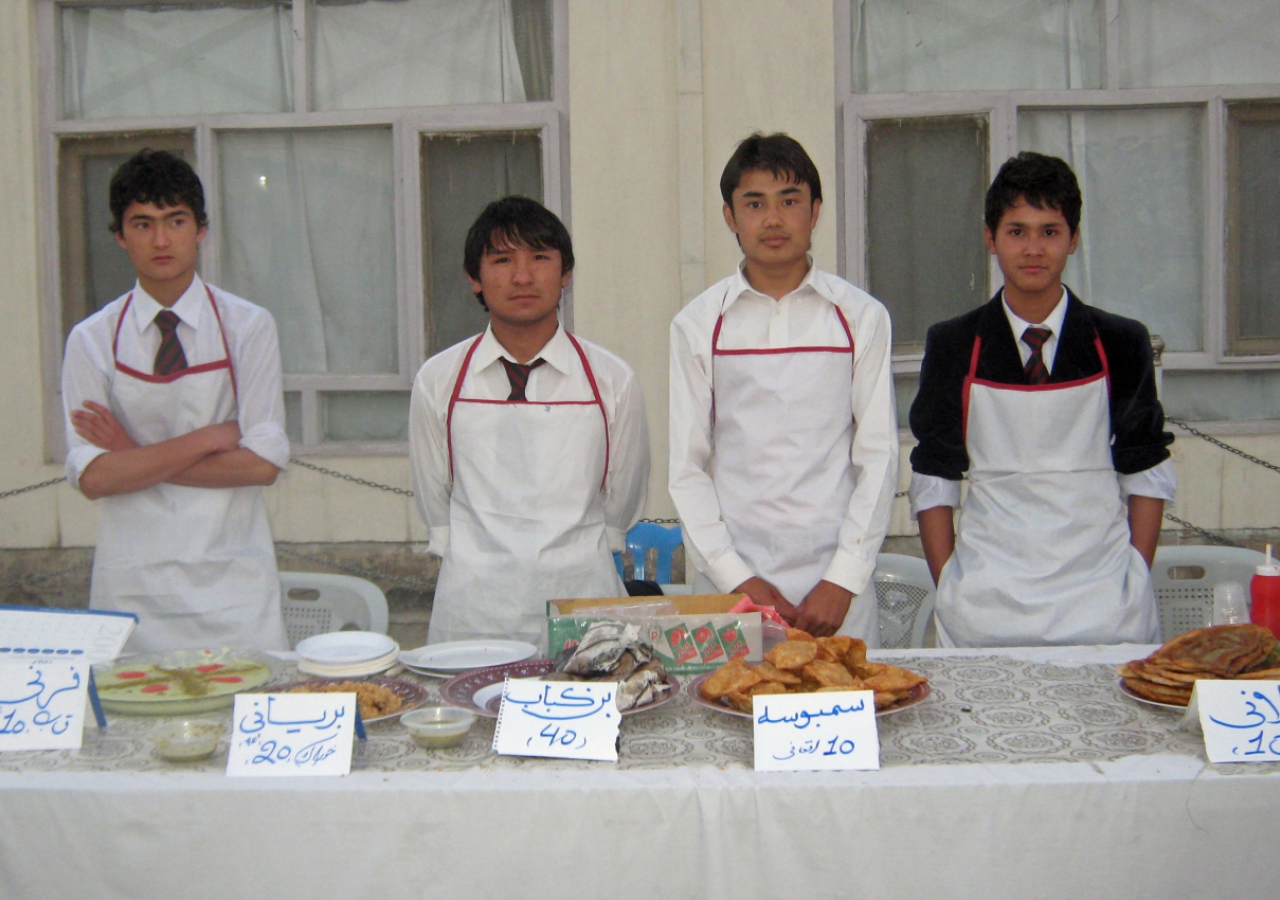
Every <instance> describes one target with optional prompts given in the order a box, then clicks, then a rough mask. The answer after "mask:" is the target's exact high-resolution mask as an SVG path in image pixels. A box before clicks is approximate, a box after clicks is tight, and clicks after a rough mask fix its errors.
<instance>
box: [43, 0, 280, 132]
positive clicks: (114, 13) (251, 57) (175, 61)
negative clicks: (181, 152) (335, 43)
mask: <svg viewBox="0 0 1280 900" xmlns="http://www.w3.org/2000/svg"><path fill="white" fill-rule="evenodd" d="M61 19H62V114H63V117H64V118H68V119H97V118H103V117H106V116H162V115H190V114H193V113H230V112H287V111H288V110H290V109H292V108H293V100H292V87H291V77H292V75H291V67H292V61H293V38H292V35H293V25H292V10H291V8H290V6H289V4H287V3H275V2H252V0H249V2H236V3H234V4H231V3H228V4H226V5H225V6H223V5H218V4H209V3H200V4H192V5H191V8H186V9H184V8H182V7H179V6H176V5H165V6H136V7H127V6H126V7H119V6H104V7H74V6H72V7H63V8H62V16H61Z"/></svg>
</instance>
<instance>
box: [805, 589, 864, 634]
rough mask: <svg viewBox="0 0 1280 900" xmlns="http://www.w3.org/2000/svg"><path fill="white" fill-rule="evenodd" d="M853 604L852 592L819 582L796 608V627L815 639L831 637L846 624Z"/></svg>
mask: <svg viewBox="0 0 1280 900" xmlns="http://www.w3.org/2000/svg"><path fill="white" fill-rule="evenodd" d="M852 602H853V592H852V591H846V590H845V589H844V588H842V587H840V585H838V584H832V583H831V582H830V581H819V582H818V583H817V584H816V585H814V587H813V590H811V591H810V592H809V593H808V595H806V596H805V598H804V600H802V601H801V603H800V605H799V606H798V607H796V618H795V626H796V627H797V628H802V629H804V630H805V631H807V632H809V633H810V634H811V635H813V636H814V637H830V636H831V635H833V634H835V633H836V631H838V630H839V628H840V626H841V625H843V624H844V617H845V616H846V615H847V614H848V612H849V604H850V603H852Z"/></svg>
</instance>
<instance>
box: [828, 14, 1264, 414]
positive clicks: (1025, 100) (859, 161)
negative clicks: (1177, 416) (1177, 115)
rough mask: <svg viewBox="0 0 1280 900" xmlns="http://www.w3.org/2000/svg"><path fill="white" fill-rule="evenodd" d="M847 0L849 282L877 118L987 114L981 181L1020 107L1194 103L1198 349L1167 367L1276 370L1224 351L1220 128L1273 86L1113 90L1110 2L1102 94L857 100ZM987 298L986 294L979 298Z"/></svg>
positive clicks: (856, 272) (843, 108)
mask: <svg viewBox="0 0 1280 900" xmlns="http://www.w3.org/2000/svg"><path fill="white" fill-rule="evenodd" d="M852 3H853V0H837V3H836V6H835V29H834V30H835V40H836V120H837V122H836V124H837V127H836V140H837V159H839V160H840V169H839V172H838V175H839V177H838V179H837V193H838V196H839V198H840V203H841V212H842V214H841V215H840V216H839V217H838V226H837V227H838V232H839V233H838V238H837V248H838V254H839V260H838V262H839V266H840V271H841V272H842V273H843V274H844V277H845V278H847V279H849V280H850V281H852V282H854V283H855V284H865V283H866V278H867V271H866V259H867V227H866V214H867V208H866V207H867V172H866V156H865V150H864V148H865V146H866V136H867V123H869V122H872V121H876V120H884V119H903V118H921V117H932V116H963V115H971V116H986V117H987V123H988V140H989V145H988V163H989V169H990V171H989V172H988V173H987V176H988V179H991V178H994V177H995V175H996V172H997V171H998V170H999V168H1000V166H1001V165H1002V164H1003V163H1004V161H1005V160H1006V159H1008V158H1009V157H1010V156H1013V155H1015V154H1016V153H1017V152H1018V114H1019V112H1020V111H1027V110H1054V111H1060V112H1079V111H1089V110H1105V109H1119V108H1130V109H1137V108H1147V109H1154V108H1159V107H1171V106H1172V107H1200V108H1201V109H1202V110H1203V111H1204V119H1203V129H1202V147H1201V152H1202V159H1203V160H1204V169H1203V185H1202V190H1203V196H1204V220H1203V223H1202V224H1203V235H1204V236H1203V249H1202V253H1203V274H1202V284H1201V289H1200V315H1201V333H1202V335H1203V349H1202V350H1199V351H1172V350H1166V351H1165V353H1164V356H1163V366H1164V368H1165V370H1166V371H1179V370H1180V371H1210V372H1227V371H1240V370H1260V369H1280V354H1265V355H1263V354H1259V355H1229V354H1228V353H1227V350H1228V335H1227V332H1226V322H1227V274H1228V273H1227V258H1226V257H1227V245H1226V229H1227V221H1226V216H1227V189H1228V185H1227V132H1228V127H1229V112H1228V109H1227V107H1228V105H1229V104H1231V103H1233V102H1238V101H1251V100H1253V101H1256V100H1275V101H1277V102H1280V84H1253V85H1217V86H1211V87H1178V88H1121V87H1120V85H1119V71H1120V50H1119V35H1118V25H1117V18H1118V9H1119V0H1105V2H1104V4H1103V9H1102V18H1103V22H1102V27H1103V43H1104V46H1105V48H1106V53H1105V56H1104V59H1103V84H1104V87H1103V88H1099V89H1064V90H1008V91H957V92H919V93H892V94H860V93H855V92H854V89H853V88H854V82H853V25H852V23H853V7H852ZM1000 282H1001V275H1000V270H999V266H998V265H997V263H996V261H995V260H994V259H993V260H991V261H990V263H989V270H988V284H989V285H990V286H992V289H993V290H994V286H995V285H999V284H1000ZM988 293H990V292H988ZM922 357H923V354H920V353H915V354H904V355H895V356H894V357H893V372H894V374H895V375H898V374H904V375H910V374H917V373H919V371H920V361H921V359H922ZM1223 430H1229V431H1233V432H1237V433H1242V432H1246V431H1250V432H1258V433H1272V432H1275V431H1278V430H1280V423H1276V422H1270V421H1266V420H1259V421H1258V422H1256V423H1254V422H1250V423H1232V424H1230V425H1228V424H1226V423H1224V429H1223Z"/></svg>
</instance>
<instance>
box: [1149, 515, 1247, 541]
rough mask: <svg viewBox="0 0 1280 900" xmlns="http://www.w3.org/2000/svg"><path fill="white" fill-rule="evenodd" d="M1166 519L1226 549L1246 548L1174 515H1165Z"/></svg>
mask: <svg viewBox="0 0 1280 900" xmlns="http://www.w3.org/2000/svg"><path fill="white" fill-rule="evenodd" d="M1164 517H1165V518H1166V519H1168V520H1169V521H1170V522H1177V523H1178V524H1179V525H1181V526H1182V527H1183V528H1186V529H1188V530H1190V531H1193V532H1195V533H1196V534H1198V535H1200V536H1201V537H1205V538H1208V539H1209V540H1211V541H1213V542H1214V543H1217V544H1222V545H1223V546H1224V547H1244V544H1237V543H1236V542H1235V541H1233V540H1231V539H1230V538H1225V537H1222V536H1221V535H1217V534H1214V533H1213V532H1212V531H1209V530H1208V529H1206V528H1201V527H1200V526H1199V525H1192V524H1191V523H1190V522H1188V521H1186V520H1185V519H1179V518H1178V517H1177V516H1175V515H1173V514H1172V513H1165V514H1164Z"/></svg>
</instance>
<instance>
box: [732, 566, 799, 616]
mask: <svg viewBox="0 0 1280 900" xmlns="http://www.w3.org/2000/svg"><path fill="white" fill-rule="evenodd" d="M730 593H734V594H746V595H747V596H748V597H750V598H751V602H752V603H754V604H755V605H756V606H772V607H773V608H774V609H776V610H777V611H778V615H780V616H782V618H784V619H786V620H787V621H788V622H793V621H794V620H795V617H796V608H795V607H794V606H792V605H791V603H790V602H788V600H787V598H786V597H784V596H782V594H780V593H779V592H778V589H777V588H776V587H774V586H773V585H771V584H770V583H769V582H767V581H765V580H764V579H763V578H761V577H759V576H754V577H751V578H748V579H747V580H746V581H744V582H742V584H740V585H738V586H737V587H736V588H734V589H733V590H732V591H731V592H730Z"/></svg>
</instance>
